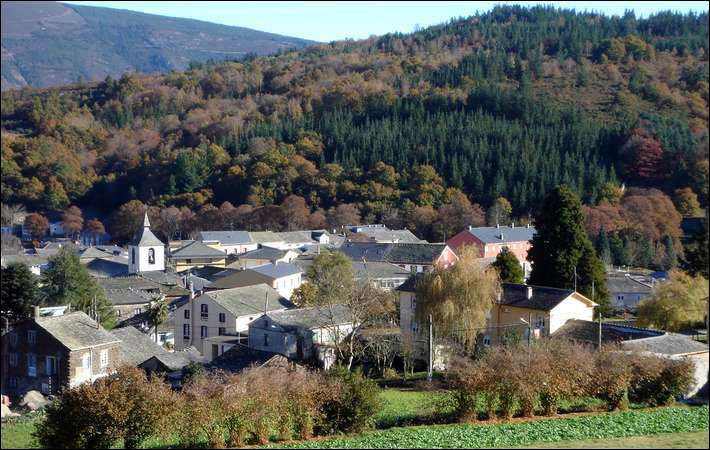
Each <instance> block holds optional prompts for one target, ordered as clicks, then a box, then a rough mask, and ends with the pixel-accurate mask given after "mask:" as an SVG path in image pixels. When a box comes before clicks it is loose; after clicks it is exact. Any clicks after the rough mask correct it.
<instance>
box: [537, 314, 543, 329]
mask: <svg viewBox="0 0 710 450" xmlns="http://www.w3.org/2000/svg"><path fill="white" fill-rule="evenodd" d="M535 327H537V328H540V329H543V328H545V316H537V320H536V321H535Z"/></svg>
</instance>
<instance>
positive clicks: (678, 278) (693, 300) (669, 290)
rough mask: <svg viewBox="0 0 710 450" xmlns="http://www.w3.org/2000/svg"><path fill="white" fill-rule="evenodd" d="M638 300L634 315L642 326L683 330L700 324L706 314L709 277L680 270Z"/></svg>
mask: <svg viewBox="0 0 710 450" xmlns="http://www.w3.org/2000/svg"><path fill="white" fill-rule="evenodd" d="M669 278H670V279H669V281H667V282H665V283H662V284H661V285H659V286H658V287H657V288H656V289H655V290H654V292H653V293H652V294H651V296H650V297H649V298H647V299H644V300H642V301H641V303H639V305H638V309H637V313H636V317H637V319H636V320H637V323H638V324H639V326H642V327H655V328H658V329H661V330H667V331H683V330H688V329H691V328H692V327H694V326H696V325H697V324H698V323H701V322H702V321H703V319H704V318H705V315H706V314H707V307H708V305H707V297H708V280H707V279H706V278H703V277H701V276H695V277H693V276H690V275H687V274H685V273H684V272H681V271H679V270H673V271H671V272H670V276H669Z"/></svg>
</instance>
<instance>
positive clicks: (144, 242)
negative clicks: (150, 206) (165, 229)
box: [130, 213, 164, 247]
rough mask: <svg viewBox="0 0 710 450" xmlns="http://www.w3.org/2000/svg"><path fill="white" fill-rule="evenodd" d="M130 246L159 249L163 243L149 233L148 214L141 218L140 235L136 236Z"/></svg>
mask: <svg viewBox="0 0 710 450" xmlns="http://www.w3.org/2000/svg"><path fill="white" fill-rule="evenodd" d="M130 245H134V246H137V247H161V246H163V245H164V244H163V242H162V241H161V240H160V239H158V238H157V237H156V236H155V235H154V234H153V232H152V231H150V221H149V220H148V213H145V216H144V217H143V228H141V231H140V234H136V236H134V238H133V240H132V241H131V243H130Z"/></svg>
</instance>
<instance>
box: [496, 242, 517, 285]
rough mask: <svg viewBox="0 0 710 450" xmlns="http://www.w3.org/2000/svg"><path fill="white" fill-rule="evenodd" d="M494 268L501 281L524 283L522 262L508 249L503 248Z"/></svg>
mask: <svg viewBox="0 0 710 450" xmlns="http://www.w3.org/2000/svg"><path fill="white" fill-rule="evenodd" d="M492 266H493V267H495V268H496V270H498V275H499V276H500V280H501V281H504V282H508V283H518V284H520V283H523V282H524V280H523V275H524V274H523V268H522V267H521V265H520V260H518V257H517V256H515V254H514V253H513V252H511V251H510V249H509V248H508V247H503V250H501V251H500V253H498V256H496V260H495V261H494V262H493V264H492Z"/></svg>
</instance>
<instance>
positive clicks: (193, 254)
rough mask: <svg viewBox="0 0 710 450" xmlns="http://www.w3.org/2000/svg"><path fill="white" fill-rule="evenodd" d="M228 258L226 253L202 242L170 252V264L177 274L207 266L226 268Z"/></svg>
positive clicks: (192, 243) (193, 242) (194, 242)
mask: <svg viewBox="0 0 710 450" xmlns="http://www.w3.org/2000/svg"><path fill="white" fill-rule="evenodd" d="M226 258H227V255H226V253H225V252H224V251H222V250H218V249H217V248H215V247H212V246H209V245H207V244H205V243H204V242H201V241H192V242H191V243H189V244H187V245H185V246H184V247H180V248H179V249H177V250H175V251H172V252H170V263H171V264H172V265H173V267H174V268H175V271H176V272H184V271H186V270H190V269H192V268H194V267H196V268H199V267H205V266H209V267H221V268H224V267H225V266H226Z"/></svg>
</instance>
